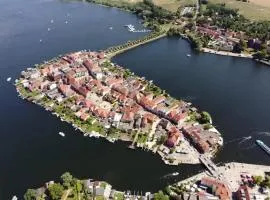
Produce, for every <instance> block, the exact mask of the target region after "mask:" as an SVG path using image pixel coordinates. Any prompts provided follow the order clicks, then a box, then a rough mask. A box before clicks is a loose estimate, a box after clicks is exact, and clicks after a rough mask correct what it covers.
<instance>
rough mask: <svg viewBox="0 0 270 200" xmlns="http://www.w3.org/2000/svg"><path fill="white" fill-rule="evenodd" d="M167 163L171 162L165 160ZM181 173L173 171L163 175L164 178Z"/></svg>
mask: <svg viewBox="0 0 270 200" xmlns="http://www.w3.org/2000/svg"><path fill="white" fill-rule="evenodd" d="M164 161H165V163H166V162H167V164H169V162H168V161H167V160H164ZM178 175H179V173H178V172H173V173H170V174H166V175H165V176H163V177H162V178H170V177H172V176H178Z"/></svg>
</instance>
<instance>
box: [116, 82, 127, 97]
mask: <svg viewBox="0 0 270 200" xmlns="http://www.w3.org/2000/svg"><path fill="white" fill-rule="evenodd" d="M112 89H113V90H116V91H117V92H119V93H121V94H123V95H124V96H127V95H128V93H129V90H128V89H127V88H126V87H124V86H123V85H121V84H117V85H114V86H113V87H112Z"/></svg>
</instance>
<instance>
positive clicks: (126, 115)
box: [121, 110, 134, 123]
mask: <svg viewBox="0 0 270 200" xmlns="http://www.w3.org/2000/svg"><path fill="white" fill-rule="evenodd" d="M133 120H134V113H133V112H130V111H129V110H126V111H125V112H124V114H123V116H122V119H121V121H122V122H125V123H130V122H132V121H133Z"/></svg>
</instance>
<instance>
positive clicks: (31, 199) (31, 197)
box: [23, 189, 37, 200]
mask: <svg viewBox="0 0 270 200" xmlns="http://www.w3.org/2000/svg"><path fill="white" fill-rule="evenodd" d="M23 197H24V199H25V200H36V197H37V192H36V190H34V189H28V190H27V191H26V193H25V194H24V196H23Z"/></svg>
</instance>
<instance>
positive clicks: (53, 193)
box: [48, 183, 64, 200]
mask: <svg viewBox="0 0 270 200" xmlns="http://www.w3.org/2000/svg"><path fill="white" fill-rule="evenodd" d="M48 191H49V196H50V198H51V199H52V200H58V199H60V198H61V197H62V195H63V191H64V188H63V186H62V185H61V184H60V183H54V184H52V185H50V186H49V188H48Z"/></svg>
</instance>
